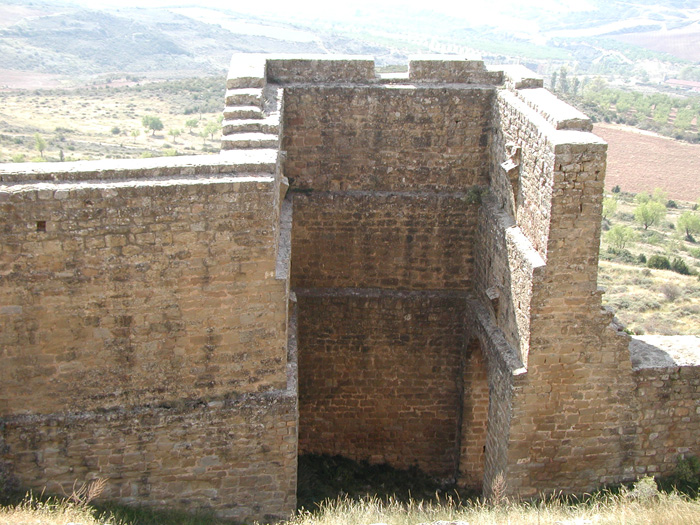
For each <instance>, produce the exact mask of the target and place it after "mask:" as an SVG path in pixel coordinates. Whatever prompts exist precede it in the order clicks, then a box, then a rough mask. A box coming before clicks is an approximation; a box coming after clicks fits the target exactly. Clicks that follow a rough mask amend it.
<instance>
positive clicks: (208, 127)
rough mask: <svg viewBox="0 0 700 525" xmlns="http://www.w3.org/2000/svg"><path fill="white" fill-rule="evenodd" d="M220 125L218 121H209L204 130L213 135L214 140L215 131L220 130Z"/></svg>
mask: <svg viewBox="0 0 700 525" xmlns="http://www.w3.org/2000/svg"><path fill="white" fill-rule="evenodd" d="M219 127H220V126H219V124H218V123H217V122H208V123H207V125H206V126H205V127H204V131H205V132H206V133H207V135H211V140H214V133H216V132H217V131H219Z"/></svg>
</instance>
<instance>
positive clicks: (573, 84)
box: [571, 77, 581, 97]
mask: <svg viewBox="0 0 700 525" xmlns="http://www.w3.org/2000/svg"><path fill="white" fill-rule="evenodd" d="M580 87H581V81H580V80H579V79H578V77H574V79H573V80H572V81H571V94H572V95H573V96H575V97H577V96H578V90H579V88H580Z"/></svg>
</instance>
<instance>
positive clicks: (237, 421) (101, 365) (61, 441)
mask: <svg viewBox="0 0 700 525" xmlns="http://www.w3.org/2000/svg"><path fill="white" fill-rule="evenodd" d="M236 159H238V160H239V161H240V162H238V163H237V162H236ZM101 166H103V164H100V163H76V164H60V165H53V166H52V165H44V166H41V167H39V168H36V172H35V173H22V172H18V173H15V172H13V171H12V169H13V168H12V167H11V166H10V167H9V168H3V170H2V172H0V176H2V179H3V181H4V183H3V184H2V186H1V187H0V211H1V213H2V224H3V242H2V245H1V247H0V267H1V268H3V272H2V274H1V275H0V285H1V286H0V305H2V307H0V316H1V317H2V321H3V330H2V332H0V346H1V347H2V353H0V359H1V361H2V365H1V366H0V416H2V418H3V427H2V429H3V430H2V441H3V442H4V445H3V448H2V450H3V456H4V458H5V459H6V461H8V462H9V463H10V464H11V466H12V468H13V471H14V473H15V475H16V476H17V477H18V478H19V480H20V481H21V482H22V483H23V484H24V485H25V486H30V487H35V488H38V489H41V488H42V487H43V486H44V485H46V484H47V483H52V484H53V485H52V487H53V488H57V486H56V483H58V484H61V485H62V486H63V487H64V488H66V489H68V488H69V487H70V486H72V484H73V482H74V481H75V480H76V479H84V478H85V477H88V478H92V477H108V478H110V480H111V481H110V483H109V484H108V487H107V490H106V496H107V497H112V498H116V499H122V500H124V501H127V502H130V501H131V502H132V501H135V500H136V498H138V497H141V498H145V497H146V496H147V499H148V502H149V503H152V504H165V503H167V504H168V505H170V504H172V503H173V502H178V503H179V504H181V505H182V506H185V507H190V508H192V507H195V508H196V507H199V506H205V507H213V508H214V509H215V510H216V511H217V512H219V513H220V514H222V515H225V516H230V517H235V518H240V519H250V518H258V517H261V516H262V515H263V514H272V515H279V516H283V515H286V514H288V513H290V512H291V511H292V510H293V508H294V501H295V497H294V494H295V487H294V483H295V481H294V480H295V473H296V459H295V458H296V400H295V396H296V392H295V391H293V389H292V390H288V380H289V378H288V374H287V368H288V367H287V295H288V281H287V280H286V279H284V278H283V279H278V278H277V277H278V275H277V274H278V268H277V266H278V262H279V261H278V249H277V247H278V243H279V238H280V218H279V209H280V203H279V199H280V188H279V178H278V177H276V176H275V161H274V157H272V158H270V159H268V160H265V159H264V158H263V157H261V156H260V155H258V154H251V155H248V154H244V155H229V156H228V157H227V158H226V159H224V158H219V157H216V158H209V159H201V160H200V159H197V158H189V159H188V158H178V159H175V160H158V161H129V162H121V163H114V164H112V167H111V170H110V171H105V172H103V171H101V170H100V168H101ZM114 166H119V168H118V169H115V168H114ZM286 264H288V261H287V263H286ZM282 266H284V263H283V264H282ZM266 428H269V432H267V431H266V430H265V429H266Z"/></svg>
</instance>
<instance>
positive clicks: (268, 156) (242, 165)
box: [168, 147, 279, 173]
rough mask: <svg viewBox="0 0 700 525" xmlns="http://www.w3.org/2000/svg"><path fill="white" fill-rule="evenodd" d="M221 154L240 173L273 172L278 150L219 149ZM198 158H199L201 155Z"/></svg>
mask: <svg viewBox="0 0 700 525" xmlns="http://www.w3.org/2000/svg"><path fill="white" fill-rule="evenodd" d="M221 155H222V157H221V158H222V159H224V160H226V161H228V162H232V163H235V164H236V166H237V169H238V170H239V172H241V173H243V172H250V173H275V167H276V165H277V157H278V155H279V151H278V150H277V147H275V149H232V150H221ZM168 158H169V157H168ZM177 158H181V157H177ZM199 158H200V159H201V156H200V157H199Z"/></svg>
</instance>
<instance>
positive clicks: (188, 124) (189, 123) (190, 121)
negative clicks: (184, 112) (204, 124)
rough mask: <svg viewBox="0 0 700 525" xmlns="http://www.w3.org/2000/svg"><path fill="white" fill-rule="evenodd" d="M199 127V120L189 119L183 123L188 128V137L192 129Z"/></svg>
mask: <svg viewBox="0 0 700 525" xmlns="http://www.w3.org/2000/svg"><path fill="white" fill-rule="evenodd" d="M198 125H199V120H197V119H196V118H191V119H188V120H186V121H185V126H186V127H188V128H190V135H192V128H196V127H197V126H198Z"/></svg>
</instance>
